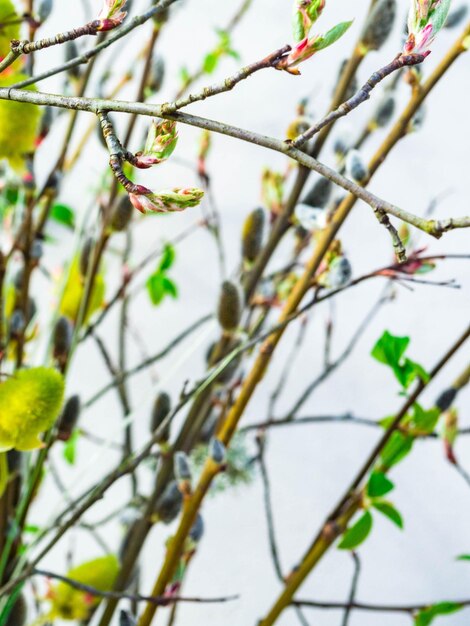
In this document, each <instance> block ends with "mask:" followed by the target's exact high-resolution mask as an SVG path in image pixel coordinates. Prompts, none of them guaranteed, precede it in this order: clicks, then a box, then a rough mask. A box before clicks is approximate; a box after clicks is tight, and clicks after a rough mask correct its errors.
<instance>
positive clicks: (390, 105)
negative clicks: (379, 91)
mask: <svg viewBox="0 0 470 626" xmlns="http://www.w3.org/2000/svg"><path fill="white" fill-rule="evenodd" d="M395 108H396V100H395V96H393V95H386V96H385V97H384V98H382V101H381V102H379V105H378V107H377V109H376V111H375V114H374V119H373V122H374V123H375V125H376V126H377V127H378V128H384V127H385V126H387V124H388V123H389V122H390V120H391V119H392V117H393V114H394V113H395Z"/></svg>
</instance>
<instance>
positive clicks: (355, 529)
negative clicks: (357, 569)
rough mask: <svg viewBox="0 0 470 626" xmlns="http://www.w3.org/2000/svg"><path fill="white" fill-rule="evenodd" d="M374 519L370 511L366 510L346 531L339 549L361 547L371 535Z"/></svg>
mask: <svg viewBox="0 0 470 626" xmlns="http://www.w3.org/2000/svg"><path fill="white" fill-rule="evenodd" d="M373 521H374V520H373V518H372V515H371V513H370V511H366V512H365V513H364V514H363V515H362V516H361V517H360V518H359V520H358V521H357V522H356V523H355V524H354V525H353V526H351V527H350V528H348V529H347V531H346V532H345V533H344V535H343V538H342V540H341V542H340V543H339V545H338V548H339V550H355V549H356V548H357V547H359V546H360V545H361V543H363V542H364V541H365V540H366V539H367V537H368V536H369V534H370V531H371V530H372V524H373Z"/></svg>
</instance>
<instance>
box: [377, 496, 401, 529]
mask: <svg viewBox="0 0 470 626" xmlns="http://www.w3.org/2000/svg"><path fill="white" fill-rule="evenodd" d="M372 506H373V507H374V509H377V511H379V512H380V513H382V515H385V517H388V519H389V520H390V521H391V522H393V523H394V524H396V525H397V526H398V528H403V525H404V524H403V517H402V516H401V514H400V512H399V511H397V509H396V508H395V507H394V506H393V504H392V503H391V502H387V501H386V500H375V501H374V502H372Z"/></svg>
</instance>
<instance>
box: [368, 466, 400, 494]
mask: <svg viewBox="0 0 470 626" xmlns="http://www.w3.org/2000/svg"><path fill="white" fill-rule="evenodd" d="M394 487H395V485H394V484H393V483H392V481H391V480H389V479H388V478H387V477H386V476H385V474H384V473H383V472H372V474H371V475H370V478H369V483H368V485H367V495H368V496H369V498H380V497H382V496H385V495H386V494H387V493H390V491H392V490H393V489H394Z"/></svg>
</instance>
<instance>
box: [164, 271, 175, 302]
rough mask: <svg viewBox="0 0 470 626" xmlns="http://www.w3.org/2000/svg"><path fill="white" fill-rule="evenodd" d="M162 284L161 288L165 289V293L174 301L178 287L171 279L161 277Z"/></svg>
mask: <svg viewBox="0 0 470 626" xmlns="http://www.w3.org/2000/svg"><path fill="white" fill-rule="evenodd" d="M162 284H163V288H164V289H165V293H166V294H168V295H169V296H171V297H172V298H174V299H175V300H176V298H177V297H178V287H177V286H176V284H175V283H174V282H173V281H172V280H171V278H168V276H163V278H162Z"/></svg>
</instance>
